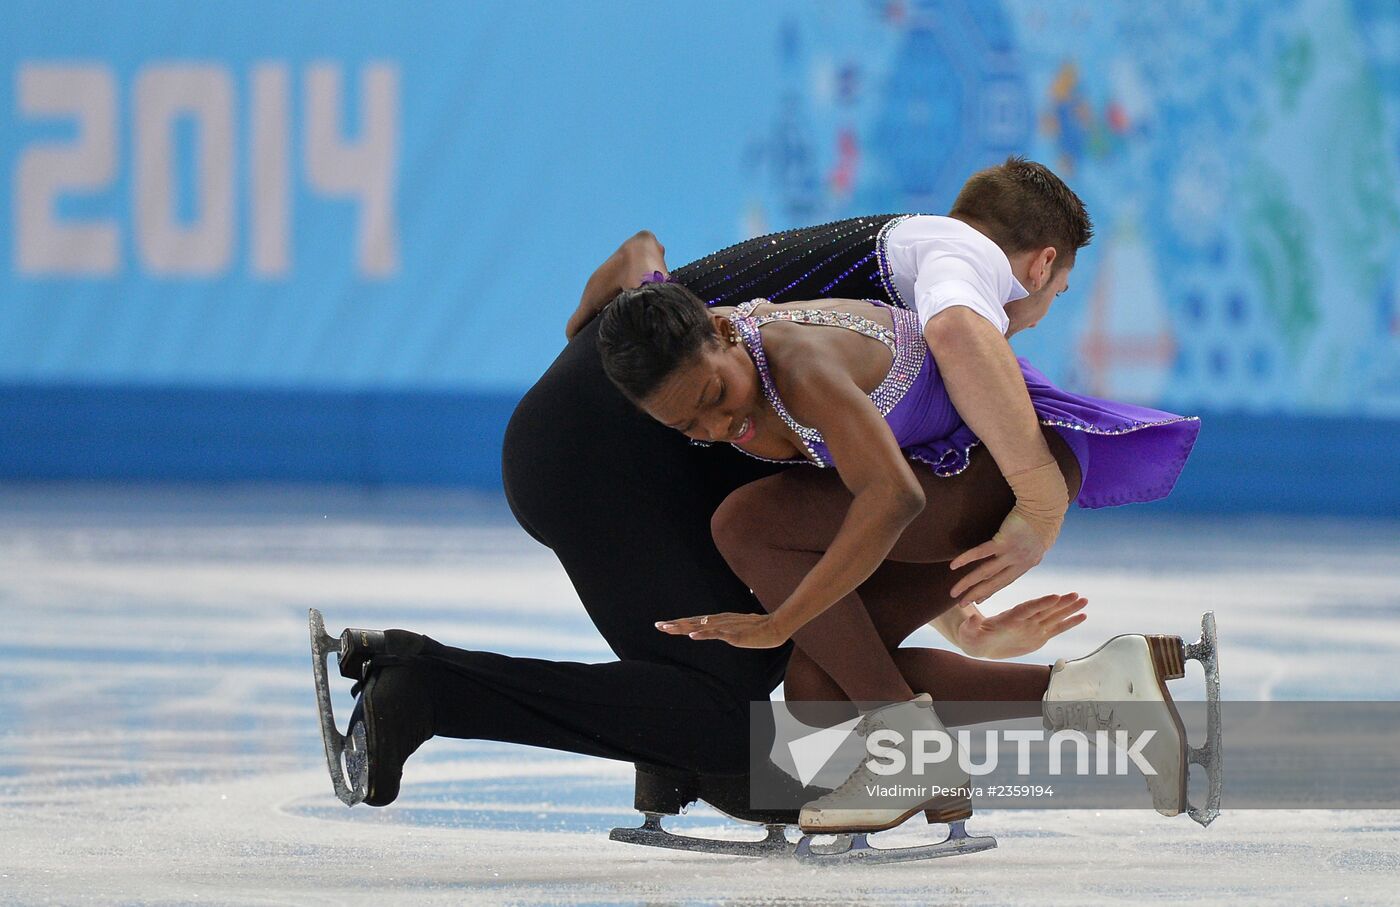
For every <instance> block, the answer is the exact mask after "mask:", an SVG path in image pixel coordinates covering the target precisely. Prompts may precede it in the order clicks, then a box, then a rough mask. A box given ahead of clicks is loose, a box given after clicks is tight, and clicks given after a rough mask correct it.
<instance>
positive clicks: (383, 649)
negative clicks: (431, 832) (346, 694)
mask: <svg viewBox="0 0 1400 907" xmlns="http://www.w3.org/2000/svg"><path fill="white" fill-rule="evenodd" d="M423 639H424V638H423V637H422V636H420V635H419V634H417V633H411V632H409V631H407V630H383V631H378V630H355V629H351V630H346V631H345V632H343V633H342V634H341V635H340V639H339V640H336V639H334V638H332V637H330V636H327V635H326V632H325V623H324V621H323V620H322V618H321V614H320V612H318V611H316V610H314V609H313V610H312V611H311V649H312V660H313V667H314V669H315V678H316V698H317V701H318V705H319V706H320V711H321V737H322V741H323V742H324V743H325V747H326V762H327V765H328V767H329V769H330V774H331V783H332V785H333V786H334V788H335V792H336V796H337V797H339V798H340V800H341V801H342V802H344V803H345V804H346V805H347V806H353V805H355V804H356V803H368V804H369V805H370V806H387V805H388V804H390V803H392V802H394V800H395V798H397V797H398V795H399V782H400V780H401V779H402V777H403V765H404V762H406V761H407V760H408V757H409V756H411V755H413V753H414V751H416V750H417V749H418V747H419V746H421V745H422V744H423V742H424V741H426V740H428V739H429V738H430V737H432V736H433V706H432V693H431V690H432V687H431V683H430V682H429V677H428V668H427V667H426V666H425V665H424V664H423V663H422V662H421V661H420V660H419V659H418V657H417V656H418V654H419V652H420V651H421V650H422V648H423ZM333 649H334V650H335V651H337V653H338V656H339V668H340V674H341V676H343V677H346V678H350V679H353V680H354V681H355V686H354V687H353V688H352V689H351V693H352V694H353V695H355V696H356V701H355V709H354V711H353V712H352V713H351V715H350V726H349V727H348V728H347V729H346V732H345V734H343V735H342V734H341V733H340V732H339V731H338V730H337V729H336V726H335V717H334V715H333V714H332V712H331V703H330V690H329V684H328V678H327V676H326V657H327V656H328V655H329V653H330V652H331V651H332V650H333Z"/></svg>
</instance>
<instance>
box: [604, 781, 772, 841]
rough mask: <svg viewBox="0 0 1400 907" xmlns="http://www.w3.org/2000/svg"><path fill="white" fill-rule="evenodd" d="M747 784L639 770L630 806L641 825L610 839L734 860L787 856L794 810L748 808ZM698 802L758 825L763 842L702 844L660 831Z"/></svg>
mask: <svg viewBox="0 0 1400 907" xmlns="http://www.w3.org/2000/svg"><path fill="white" fill-rule="evenodd" d="M749 784H750V779H749V776H748V775H704V774H699V773H696V772H687V771H681V770H679V769H667V768H661V767H654V766H646V765H638V766H637V781H636V791H635V795H634V799H633V805H634V806H635V807H636V809H637V811H638V812H640V813H641V814H642V824H641V825H639V826H636V827H633V828H614V829H613V830H612V831H611V832H610V833H609V834H608V838H609V840H612V841H621V842H622V843H624V844H639V845H642V846H644V847H664V848H667V849H669V850H687V851H691V852H693V853H713V854H722V855H725V856H732V857H773V856H788V855H790V854H791V853H792V852H793V844H792V842H790V841H789V840H788V839H787V834H786V829H787V826H789V825H796V824H797V810H796V809H787V810H784V809H754V808H752V807H750V806H749ZM696 800H704V801H705V802H706V803H709V804H710V805H711V806H713V807H714V808H715V809H716V810H718V811H719V812H721V813H723V814H724V815H726V816H728V817H730V818H731V819H735V820H737V821H739V822H744V823H746V824H755V825H762V826H763V829H764V836H763V838H761V839H758V840H748V841H744V840H732V839H723V838H701V837H697V836H695V835H684V834H677V833H675V832H672V831H669V830H667V829H666V828H664V827H663V826H662V824H661V821H662V819H664V818H665V817H667V816H677V815H682V814H684V813H685V811H686V809H687V808H688V807H689V806H690V805H691V804H692V803H694V802H695V801H696Z"/></svg>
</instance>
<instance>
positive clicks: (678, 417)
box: [642, 316, 764, 443]
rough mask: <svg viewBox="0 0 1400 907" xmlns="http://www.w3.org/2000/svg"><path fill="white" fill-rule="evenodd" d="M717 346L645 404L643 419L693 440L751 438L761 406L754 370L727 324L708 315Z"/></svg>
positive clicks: (684, 367)
mask: <svg viewBox="0 0 1400 907" xmlns="http://www.w3.org/2000/svg"><path fill="white" fill-rule="evenodd" d="M712 320H713V321H714V323H715V325H716V327H717V329H718V330H719V336H720V338H721V339H720V341H719V344H718V345H714V344H707V345H706V346H704V347H702V348H701V350H700V352H699V354H698V355H696V356H694V357H693V358H692V359H691V360H690V361H689V362H687V363H686V364H685V365H682V366H681V367H680V368H678V369H676V370H675V371H674V372H673V373H672V374H671V376H670V377H669V378H667V379H666V381H665V382H664V383H663V384H662V385H661V386H660V387H659V388H657V389H656V391H655V392H654V393H653V394H652V395H651V396H650V397H647V399H646V400H644V401H642V409H643V410H645V411H646V413H647V415H649V416H651V417H652V418H653V419H655V420H657V421H658V422H660V423H662V424H663V425H666V426H668V427H670V428H674V429H676V430H677V431H679V432H681V433H682V434H684V435H686V436H687V437H690V438H694V439H696V440H697V441H733V442H738V443H743V442H745V441H749V440H752V439H753V436H754V433H755V426H756V424H757V419H756V417H757V416H758V414H759V413H760V412H761V410H762V407H763V406H764V400H763V393H762V390H761V389H760V387H759V383H758V370H757V369H756V368H755V367H754V364H753V360H752V359H750V358H749V354H748V351H747V350H746V349H745V348H744V345H743V343H737V342H732V341H731V340H730V339H729V336H730V335H729V327H728V323H727V321H725V319H723V318H722V317H720V316H712Z"/></svg>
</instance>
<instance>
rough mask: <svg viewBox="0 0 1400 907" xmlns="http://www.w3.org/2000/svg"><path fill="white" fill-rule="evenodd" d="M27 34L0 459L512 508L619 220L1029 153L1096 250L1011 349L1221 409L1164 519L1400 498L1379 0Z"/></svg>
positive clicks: (249, 10)
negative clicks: (388, 484) (334, 485)
mask: <svg viewBox="0 0 1400 907" xmlns="http://www.w3.org/2000/svg"><path fill="white" fill-rule="evenodd" d="M10 13H11V15H10V16H8V17H7V19H8V20H9V23H8V25H7V29H6V33H5V34H4V35H3V36H0V68H3V72H4V73H5V78H4V80H3V82H0V169H3V171H4V172H5V173H6V174H7V175H8V177H9V179H8V182H7V190H8V191H5V192H0V231H3V232H0V238H2V239H3V243H0V246H3V249H4V254H3V256H0V385H2V387H0V416H3V419H0V475H3V476H7V477H12V478H15V477H18V478H63V477H95V478H184V479H276V480H296V479H318V480H330V481H363V482H384V481H414V482H462V483H467V484H475V485H482V486H491V485H494V484H496V483H497V482H498V481H499V479H498V471H497V464H496V458H497V455H498V449H499V439H500V432H501V429H502V426H503V425H504V420H505V418H506V417H507V415H508V413H509V409H510V406H511V404H512V403H513V401H514V400H515V399H516V398H517V397H518V395H519V394H520V393H521V392H522V391H523V389H524V388H526V387H528V385H529V384H530V382H531V381H532V380H533V379H534V377H536V376H537V375H538V374H539V373H540V372H541V371H543V369H544V368H545V367H546V366H547V365H548V363H549V361H550V360H551V359H552V358H553V356H554V355H555V354H556V353H557V351H558V350H559V348H560V347H561V346H562V325H563V322H564V319H565V318H566V317H567V315H568V312H569V311H570V310H571V309H572V307H573V305H574V303H575V301H576V299H577V294H578V292H579V290H580V289H581V286H582V283H583V280H584V279H585V278H586V276H587V275H588V273H589V272H590V271H591V270H592V268H593V267H594V266H595V265H596V264H597V263H598V262H599V261H600V260H601V259H602V258H603V257H605V256H606V255H607V254H608V253H609V252H610V251H611V249H612V248H613V247H615V246H616V244H617V243H618V242H619V241H620V240H621V239H622V238H624V237H625V236H627V235H629V234H630V233H631V232H633V231H635V230H636V229H638V228H641V227H647V228H650V229H652V230H654V231H656V232H657V234H658V235H659V236H660V237H661V238H662V240H663V242H665V243H666V245H667V247H668V250H669V258H670V260H671V261H672V262H673V263H674V264H680V263H682V262H684V261H685V260H688V259H690V258H692V257H696V256H699V255H702V254H704V253H705V252H708V251H710V250H712V249H714V248H717V247H720V246H723V245H726V244H728V243H731V242H734V241H736V240H738V239H742V238H744V237H745V236H748V235H754V234H756V233H760V232H765V231H768V230H773V229H781V228H784V227H788V226H793V225H798V224H802V223H808V222H815V221H821V220H827V219H832V218H836V217H842V216H846V215H850V214H856V213H869V212H876V211H932V212H941V211H944V210H946V209H947V207H948V205H949V203H950V201H951V199H952V197H953V195H954V194H955V193H956V191H957V188H958V186H959V185H960V183H961V181H962V180H963V179H964V178H965V177H966V175H967V174H968V173H970V172H971V171H973V170H975V169H977V168H978V167H981V166H985V165H987V164H989V163H992V162H995V161H997V160H999V159H1001V158H1002V157H1004V156H1005V155H1006V154H1008V153H1011V152H1024V153H1027V154H1029V155H1030V156H1032V157H1035V158H1038V159H1040V160H1043V161H1045V162H1046V163H1048V164H1050V165H1051V166H1052V167H1054V168H1055V169H1056V170H1057V171H1058V172H1060V173H1061V174H1062V175H1063V176H1064V177H1065V178H1066V179H1067V180H1068V181H1069V182H1070V184H1071V185H1072V186H1074V188H1075V189H1076V190H1077V191H1078V192H1079V193H1080V194H1081V195H1082V196H1083V198H1084V200H1085V202H1086V203H1087V204H1088V206H1089V208H1090V211H1091V212H1092V213H1093V215H1094V217H1095V220H1096V225H1097V228H1098V232H1097V236H1096V239H1095V241H1094V244H1093V245H1092V246H1091V247H1090V248H1089V249H1087V250H1085V252H1084V253H1083V254H1081V256H1080V258H1079V264H1078V266H1077V268H1076V271H1075V274H1074V277H1073V278H1072V280H1071V291H1070V293H1069V294H1067V295H1066V296H1064V297H1062V298H1061V299H1060V300H1059V301H1058V302H1057V303H1056V306H1055V309H1054V310H1053V311H1052V314H1051V316H1050V317H1049V318H1047V319H1045V320H1044V321H1043V322H1042V323H1041V326H1040V327H1039V328H1038V329H1037V330H1036V331H1034V332H1031V333H1029V334H1026V335H1022V336H1021V337H1018V338H1017V341H1016V346H1017V348H1018V351H1019V352H1021V353H1022V354H1024V355H1028V356H1030V357H1031V358H1032V359H1033V360H1034V361H1036V363H1037V364H1038V365H1040V366H1041V367H1042V368H1043V369H1044V370H1045V371H1046V372H1047V373H1048V374H1050V375H1051V377H1052V378H1054V379H1056V380H1057V381H1059V382H1061V383H1063V384H1065V385H1067V386H1069V387H1072V388H1074V389H1078V390H1082V391H1087V392H1090V393H1097V394H1101V395H1105V396H1114V397H1119V398H1122V399H1128V400H1133V401H1136V402H1141V403H1146V404H1154V405H1158V406H1161V407H1164V408H1168V409H1174V410H1178V411H1187V412H1199V413H1201V414H1202V415H1203V416H1205V417H1206V422H1205V428H1204V431H1203V434H1202V440H1201V446H1200V449H1199V451H1198V455H1197V457H1196V458H1195V459H1194V460H1193V462H1192V463H1191V464H1190V466H1189V467H1188V470H1187V474H1186V478H1185V479H1184V484H1183V487H1182V489H1181V491H1182V493H1181V494H1180V495H1178V496H1177V498H1176V503H1177V505H1178V506H1192V507H1208V508H1227V509H1257V508H1288V509H1309V510H1312V509H1330V510H1340V511H1348V512H1378V513H1385V512H1390V511H1392V510H1394V509H1400V490H1397V487H1396V486H1397V485H1398V484H1400V483H1397V482H1395V480H1394V475H1395V470H1394V467H1393V466H1391V465H1390V459H1391V457H1393V456H1394V455H1396V454H1397V453H1400V419H1397V417H1400V179H1397V171H1398V170H1400V5H1398V4H1396V3H1394V2H1391V0H1349V2H1347V0H1320V2H1277V0H1270V2H1267V3H1264V2H1259V3H1256V2H1244V0H1241V2H1234V3H1186V4H1151V5H1144V4H1129V3H1124V4H1111V3H1102V2H1095V0H1083V2H1060V3H1045V2H1043V0H1035V2H1031V0H1002V2H994V0H969V2H952V0H949V2H893V0H891V2H864V3H852V2H839V3H838V2H828V3H810V2H795V0H794V2H782V3H777V2H775V3H769V4H746V3H737V2H735V3H723V2H707V3H694V4H658V3H622V2H617V3H610V4H569V3H562V2H559V3H516V4H509V5H507V4H465V3H437V4H432V3H417V4H413V5H412V6H411V8H410V9H408V10H400V9H398V8H396V7H392V6H390V5H384V4H373V5H371V4H345V3H333V4H332V3H324V4H322V3H300V4H292V5H288V4H282V3H270V2H244V3H240V4H225V5H208V6H207V7H206V6H200V5H190V4H184V3H174V2H168V3H161V2H150V0H143V2H138V3H131V4H120V5H119V4H108V3H99V2H90V3H82V2H65V3H62V4H54V3H12V4H11V5H10ZM1288 472H1296V473H1297V474H1298V475H1306V476H1308V478H1307V479H1306V481H1298V480H1296V479H1294V478H1286V479H1285V478H1283V474H1285V473H1288Z"/></svg>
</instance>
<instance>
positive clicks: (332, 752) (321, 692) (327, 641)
mask: <svg viewBox="0 0 1400 907" xmlns="http://www.w3.org/2000/svg"><path fill="white" fill-rule="evenodd" d="M309 622H310V629H311V673H312V677H313V678H314V679H315V681H316V708H317V711H318V712H319V713H320V717H321V742H322V743H323V744H324V745H325V749H326V767H327V768H328V769H329V770H330V773H331V785H332V786H333V787H334V788H335V795H336V797H338V798H339V799H340V802H342V803H344V804H345V805H346V806H354V805H355V804H356V803H361V802H363V801H364V799H365V797H366V796H368V793H369V791H368V780H369V778H368V773H367V772H366V771H365V762H364V754H365V751H366V744H365V729H364V725H363V724H357V725H355V727H354V728H352V729H351V731H350V733H349V734H348V735H347V734H342V733H341V732H340V731H339V729H338V728H336V726H335V714H334V713H333V712H332V710H331V685H330V675H329V672H328V671H327V660H328V659H329V658H330V656H331V653H335V654H336V655H337V657H338V656H339V654H340V648H341V647H340V640H338V639H336V638H334V637H332V636H328V635H327V634H326V622H325V619H324V618H323V617H322V616H321V612H320V611H317V610H316V609H315V608H312V609H311V613H310V621H309ZM347 775H348V776H349V777H350V778H351V779H352V781H349V782H347V780H346V777H347Z"/></svg>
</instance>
